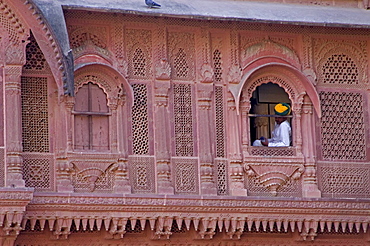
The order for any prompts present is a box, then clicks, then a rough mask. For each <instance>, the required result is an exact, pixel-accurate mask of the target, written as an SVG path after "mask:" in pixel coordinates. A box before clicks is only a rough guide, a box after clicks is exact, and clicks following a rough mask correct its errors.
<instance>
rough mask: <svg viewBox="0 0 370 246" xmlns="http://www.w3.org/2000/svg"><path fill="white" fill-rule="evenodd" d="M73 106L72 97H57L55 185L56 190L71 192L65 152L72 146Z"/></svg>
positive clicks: (71, 187)
mask: <svg viewBox="0 0 370 246" xmlns="http://www.w3.org/2000/svg"><path fill="white" fill-rule="evenodd" d="M73 106H74V99H73V97H69V96H60V97H59V110H58V111H57V113H56V114H58V116H59V117H58V118H59V119H64V120H59V121H57V122H56V129H57V131H56V133H55V134H56V139H58V141H56V150H57V151H56V158H55V165H56V187H57V191H58V192H73V186H72V182H71V179H70V175H69V173H70V170H71V166H70V163H69V161H68V157H67V152H69V151H72V150H73V146H72V131H73V129H74V128H73V127H72V118H73V116H72V109H73Z"/></svg>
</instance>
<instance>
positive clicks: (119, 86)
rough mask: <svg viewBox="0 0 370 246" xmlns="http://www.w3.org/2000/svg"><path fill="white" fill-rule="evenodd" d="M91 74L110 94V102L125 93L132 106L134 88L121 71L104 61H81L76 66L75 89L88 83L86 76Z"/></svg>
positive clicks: (108, 94) (129, 105) (129, 104)
mask: <svg viewBox="0 0 370 246" xmlns="http://www.w3.org/2000/svg"><path fill="white" fill-rule="evenodd" d="M86 76H90V77H91V79H93V80H96V81H95V83H96V84H98V85H99V86H100V87H101V88H103V90H104V92H105V93H106V94H107V96H108V103H111V102H112V101H113V100H116V99H119V98H120V97H122V96H123V95H124V94H125V95H126V97H127V102H126V103H127V104H128V105H127V106H128V107H129V108H131V106H132V104H133V100H134V93H133V90H132V88H131V86H130V84H129V83H128V81H127V80H126V78H124V77H123V76H122V74H121V73H120V72H118V71H117V70H115V69H114V68H113V67H111V66H109V65H107V64H104V63H96V62H91V63H80V64H78V65H76V66H75V90H77V89H78V87H79V86H81V84H82V83H86V81H87V80H86V79H84V77H86ZM122 93H124V94H122Z"/></svg>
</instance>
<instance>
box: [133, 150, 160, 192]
mask: <svg viewBox="0 0 370 246" xmlns="http://www.w3.org/2000/svg"><path fill="white" fill-rule="evenodd" d="M129 171H130V180H131V184H132V192H133V193H153V192H154V190H155V181H154V179H155V173H154V158H153V157H129Z"/></svg>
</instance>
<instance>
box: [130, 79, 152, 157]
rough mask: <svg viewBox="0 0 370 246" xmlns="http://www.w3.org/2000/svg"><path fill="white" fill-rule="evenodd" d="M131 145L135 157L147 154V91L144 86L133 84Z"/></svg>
mask: <svg viewBox="0 0 370 246" xmlns="http://www.w3.org/2000/svg"><path fill="white" fill-rule="evenodd" d="M132 88H133V90H134V97H135V100H134V105H133V107H132V145H133V153H134V154H136V155H147V154H149V126H148V101H147V100H148V90H147V86H146V85H145V84H133V85H132Z"/></svg>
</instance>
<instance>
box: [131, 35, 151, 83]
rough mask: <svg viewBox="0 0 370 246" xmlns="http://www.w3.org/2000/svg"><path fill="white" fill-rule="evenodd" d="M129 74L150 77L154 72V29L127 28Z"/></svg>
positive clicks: (143, 77)
mask: <svg viewBox="0 0 370 246" xmlns="http://www.w3.org/2000/svg"><path fill="white" fill-rule="evenodd" d="M125 40H126V41H127V42H126V50H127V60H128V74H129V76H130V78H135V79H148V78H150V75H151V74H152V47H153V45H152V31H150V30H144V29H126V30H125Z"/></svg>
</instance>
